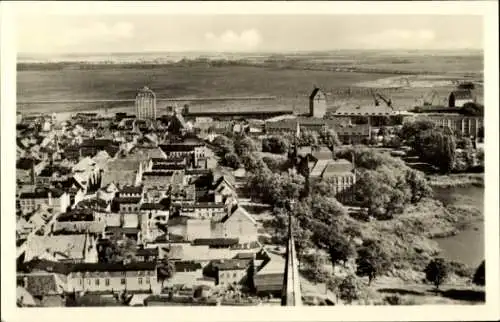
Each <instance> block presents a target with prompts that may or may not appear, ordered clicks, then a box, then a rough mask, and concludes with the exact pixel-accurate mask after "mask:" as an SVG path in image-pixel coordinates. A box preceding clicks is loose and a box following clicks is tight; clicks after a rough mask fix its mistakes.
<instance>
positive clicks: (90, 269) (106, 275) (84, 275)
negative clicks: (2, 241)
mask: <svg viewBox="0 0 500 322" xmlns="http://www.w3.org/2000/svg"><path fill="white" fill-rule="evenodd" d="M23 266H24V267H23V270H24V271H25V272H20V273H18V278H19V277H20V279H21V280H23V279H24V277H29V276H33V275H34V274H41V273H45V274H46V275H50V274H57V276H59V277H62V278H61V279H60V280H61V281H62V283H60V285H61V288H62V291H63V292H68V293H70V292H86V293H96V294H111V293H116V292H122V291H127V292H131V293H159V292H160V285H159V283H158V276H157V271H156V262H154V261H151V262H132V263H80V264H61V263H56V262H51V261H47V260H34V261H32V262H28V263H26V264H24V265H23ZM25 287H26V288H27V289H28V290H29V289H30V288H29V285H26V286H25Z"/></svg>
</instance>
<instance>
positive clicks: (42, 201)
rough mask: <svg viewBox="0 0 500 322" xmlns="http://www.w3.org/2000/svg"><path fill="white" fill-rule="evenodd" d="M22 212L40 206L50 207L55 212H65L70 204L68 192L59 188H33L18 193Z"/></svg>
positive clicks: (31, 210)
mask: <svg viewBox="0 0 500 322" xmlns="http://www.w3.org/2000/svg"><path fill="white" fill-rule="evenodd" d="M19 206H20V208H21V212H22V213H25V214H26V213H31V212H33V211H35V210H37V209H39V208H40V207H47V208H49V209H52V211H53V212H54V213H55V214H59V213H63V212H66V210H67V209H68V207H69V206H70V197H69V194H67V193H66V192H64V191H62V190H60V189H35V191H33V192H23V193H21V194H20V195H19Z"/></svg>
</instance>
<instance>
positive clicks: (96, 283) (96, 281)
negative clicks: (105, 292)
mask: <svg viewBox="0 0 500 322" xmlns="http://www.w3.org/2000/svg"><path fill="white" fill-rule="evenodd" d="M95 285H96V286H99V279H98V278H96V279H95Z"/></svg>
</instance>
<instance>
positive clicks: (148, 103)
mask: <svg viewBox="0 0 500 322" xmlns="http://www.w3.org/2000/svg"><path fill="white" fill-rule="evenodd" d="M135 113H136V116H137V119H139V120H147V119H149V120H155V119H156V95H155V93H154V92H153V91H152V90H150V89H149V88H148V87H146V86H144V88H142V89H141V90H139V92H138V93H137V96H136V98H135Z"/></svg>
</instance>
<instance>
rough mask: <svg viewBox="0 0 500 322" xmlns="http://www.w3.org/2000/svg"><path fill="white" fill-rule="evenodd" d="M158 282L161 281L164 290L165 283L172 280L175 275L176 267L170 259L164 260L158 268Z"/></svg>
mask: <svg viewBox="0 0 500 322" xmlns="http://www.w3.org/2000/svg"><path fill="white" fill-rule="evenodd" d="M157 273H158V280H160V281H161V288H162V289H163V283H164V282H165V281H166V280H168V279H170V278H172V277H173V276H174V274H175V265H174V263H173V262H172V261H170V260H169V259H168V258H165V259H163V260H162V261H161V262H160V263H159V264H158V268H157Z"/></svg>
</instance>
